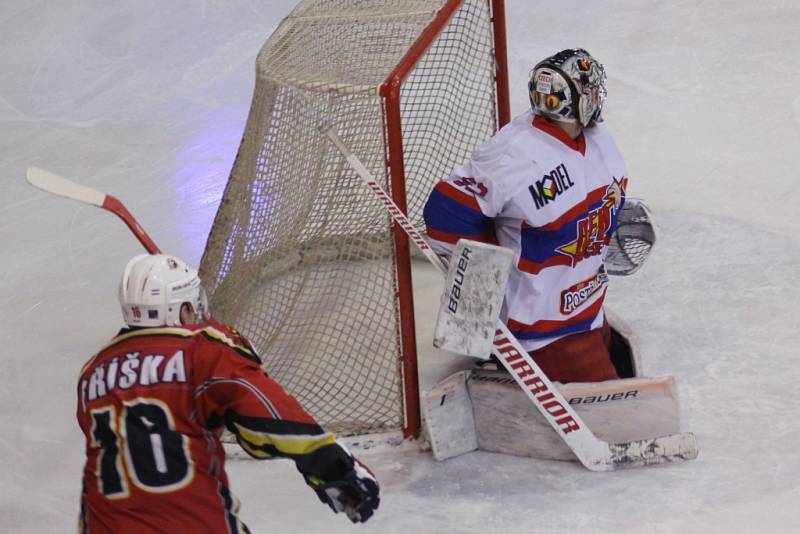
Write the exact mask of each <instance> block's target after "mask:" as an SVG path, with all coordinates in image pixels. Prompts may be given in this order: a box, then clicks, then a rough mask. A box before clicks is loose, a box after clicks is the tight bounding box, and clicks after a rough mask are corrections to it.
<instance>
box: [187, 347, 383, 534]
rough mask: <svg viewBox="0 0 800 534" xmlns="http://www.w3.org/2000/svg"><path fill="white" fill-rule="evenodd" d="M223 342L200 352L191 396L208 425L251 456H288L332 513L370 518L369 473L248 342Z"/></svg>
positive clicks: (373, 495) (372, 492)
mask: <svg viewBox="0 0 800 534" xmlns="http://www.w3.org/2000/svg"><path fill="white" fill-rule="evenodd" d="M227 341H229V342H230V341H232V340H231V339H230V338H228V339H227ZM224 342H225V340H220V341H215V342H213V343H209V344H206V345H208V347H212V348H213V351H212V352H213V353H214V354H212V355H210V356H211V357H209V355H208V354H205V355H203V356H204V358H203V359H204V361H205V362H210V364H208V365H207V368H206V369H205V370H203V369H202V367H203V366H202V365H200V366H198V372H199V373H201V374H202V375H203V376H201V377H198V380H197V382H198V383H199V384H198V386H197V387H196V390H195V397H196V401H197V405H198V412H199V414H201V416H202V417H204V418H205V419H204V420H205V422H206V426H208V427H209V428H218V427H220V426H221V425H224V426H225V427H226V428H227V429H228V430H230V431H231V432H232V433H233V434H234V435H235V436H236V439H237V441H238V443H239V445H240V446H241V447H242V448H243V449H244V450H245V451H246V452H247V453H248V454H249V455H250V456H252V457H253V458H258V459H266V458H273V457H283V458H291V459H292V460H294V462H295V464H296V466H297V469H298V470H299V471H300V472H301V473H302V474H303V476H304V478H305V479H306V482H307V483H308V484H309V485H310V486H311V487H312V488H313V489H314V490H315V491H316V492H317V495H318V496H319V497H320V499H321V500H322V501H323V502H324V503H326V504H328V505H329V506H330V507H331V508H332V509H333V510H334V511H336V512H340V511H344V512H345V513H346V514H347V516H348V517H349V518H350V519H351V520H352V521H353V522H360V521H365V520H366V519H367V518H369V517H370V516H371V515H372V513H373V512H374V510H375V509H376V508H377V507H378V503H379V496H378V495H379V488H378V483H377V481H376V480H375V477H374V476H373V475H372V473H371V472H370V471H369V470H368V469H367V468H366V467H365V466H363V464H361V463H360V462H359V461H358V460H356V459H355V458H354V457H353V456H352V455H351V454H350V453H349V452H348V451H347V450H346V449H345V448H344V447H342V446H341V445H340V444H339V443H337V441H336V436H335V435H334V434H332V433H330V432H327V431H325V430H324V429H323V428H322V427H320V426H319V425H318V424H317V422H316V421H315V420H314V418H313V417H312V416H311V415H310V414H309V413H308V412H306V411H305V409H303V407H302V406H301V405H300V403H299V402H298V401H297V400H296V399H295V398H294V397H292V396H291V395H289V394H288V393H286V391H284V389H283V388H282V387H281V386H280V385H279V384H278V383H277V382H275V381H274V380H272V379H271V378H269V377H268V376H267V375H266V373H265V372H264V371H263V370H262V369H261V366H260V360H259V358H258V356H257V355H256V354H255V352H254V351H253V350H252V347H251V346H249V344H244V343H243V344H241V345H236V346H233V347H231V346H225V344H224ZM208 347H206V349H208Z"/></svg>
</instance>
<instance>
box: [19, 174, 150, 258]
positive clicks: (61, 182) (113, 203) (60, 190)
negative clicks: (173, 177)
mask: <svg viewBox="0 0 800 534" xmlns="http://www.w3.org/2000/svg"><path fill="white" fill-rule="evenodd" d="M25 177H26V178H27V180H28V182H29V183H30V184H31V185H32V186H34V187H37V188H39V189H41V190H42V191H47V192H48V193H53V194H54V195H58V196H61V197H64V198H69V199H71V200H77V201H78V202H83V203H85V204H91V205H93V206H97V207H98V208H103V209H104V210H107V211H110V212H111V213H113V214H114V215H116V216H117V217H119V218H120V219H122V221H123V222H124V223H125V224H126V225H128V228H130V230H131V232H133V235H135V236H136V239H138V240H139V242H140V243H141V244H142V246H144V248H145V249H146V250H147V252H149V253H150V254H160V253H161V251H160V250H159V248H158V247H157V246H156V244H155V243H154V242H153V240H152V239H150V236H149V235H147V232H145V231H144V228H142V227H141V226H140V225H139V223H138V221H137V220H136V219H135V218H134V216H133V215H131V213H130V212H129V211H128V210H127V208H125V205H124V204H122V202H120V201H119V200H118V199H117V198H116V197H113V196H111V195H107V194H105V193H103V192H100V191H98V190H96V189H92V188H91V187H87V186H85V185H80V184H76V183H75V182H73V181H71V180H67V179H66V178H64V177H62V176H58V175H57V174H53V173H52V172H49V171H46V170H44V169H40V168H38V167H30V168H29V169H28V172H27V173H26V174H25Z"/></svg>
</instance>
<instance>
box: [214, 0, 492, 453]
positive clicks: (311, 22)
mask: <svg viewBox="0 0 800 534" xmlns="http://www.w3.org/2000/svg"><path fill="white" fill-rule="evenodd" d="M505 55H506V53H505V30H504V8H503V0H449V1H446V0H306V1H304V2H301V3H300V5H298V6H297V7H296V8H295V9H294V11H293V12H292V13H291V14H290V15H289V16H288V17H287V18H286V19H284V21H283V22H282V23H281V24H280V26H278V28H277V29H276V30H275V32H274V33H273V35H272V36H271V37H270V38H269V39H268V40H267V42H266V43H265V44H264V46H263V48H262V49H261V51H260V52H259V55H258V58H257V61H256V86H255V92H254V96H253V102H252V106H251V109H250V114H249V117H248V120H247V125H246V128H245V133H244V137H243V139H242V142H241V146H240V147H239V151H238V154H237V156H236V160H235V162H234V165H233V169H232V171H231V175H230V178H229V181H228V184H227V186H226V189H225V192H224V196H223V199H222V202H221V205H220V207H219V210H218V212H217V215H216V218H215V220H214V224H213V226H212V229H211V233H210V235H209V238H208V243H207V245H206V250H205V253H204V255H203V259H202V262H201V266H200V273H201V277H202V278H203V280H204V282H205V286H206V288H207V290H208V292H209V298H210V302H211V309H212V312H213V313H214V315H215V316H216V317H217V318H218V319H220V320H222V321H224V322H226V323H230V324H233V325H236V327H237V328H238V329H240V330H241V331H242V332H243V333H244V334H245V335H247V336H248V337H249V338H250V339H251V340H252V341H253V342H254V344H255V346H256V347H257V348H258V349H259V352H260V354H261V355H262V357H263V358H264V368H265V369H266V370H267V372H268V373H269V375H270V376H271V377H273V378H274V379H276V380H277V381H278V382H280V383H281V384H282V385H283V386H284V388H286V389H287V390H288V391H289V392H290V393H292V394H293V395H294V396H295V397H297V398H298V400H299V401H300V402H301V403H302V404H303V405H304V406H305V408H306V409H307V410H308V411H309V412H310V413H311V414H313V415H314V417H315V418H316V419H317V420H318V421H319V422H320V424H322V425H323V426H324V427H325V428H326V429H328V430H331V431H334V432H337V433H340V434H343V435H348V434H363V433H372V432H383V431H390V430H398V429H402V430H403V434H404V435H405V436H407V437H408V436H412V435H415V434H416V433H417V432H418V429H419V391H418V381H417V366H416V337H415V333H414V308H413V298H412V288H411V264H410V255H409V243H408V241H407V238H406V236H405V234H404V233H403V232H402V230H400V229H399V228H398V229H393V227H392V224H391V221H390V218H389V216H388V214H387V213H386V211H385V209H384V208H383V206H382V205H381V204H380V202H379V201H377V200H376V199H375V198H374V196H373V194H372V193H371V192H370V191H369V189H368V188H367V187H366V186H365V185H364V184H363V182H362V181H361V179H360V178H359V177H358V175H357V174H355V173H354V172H353V171H352V170H351V169H350V168H349V166H348V165H347V163H346V161H345V160H344V159H343V158H342V157H341V155H340V154H339V153H338V151H336V149H335V148H334V147H333V146H332V145H331V144H330V142H329V140H328V139H327V137H326V136H325V135H324V134H322V133H321V132H320V131H319V127H320V125H321V124H323V123H325V124H330V125H333V126H334V127H335V128H336V131H337V132H338V133H339V135H341V137H342V139H343V140H344V141H345V143H347V144H349V146H350V148H351V149H352V150H353V152H354V153H355V154H356V155H358V156H359V158H361V160H362V161H363V162H364V164H365V165H366V167H367V168H368V169H369V171H370V172H371V173H373V175H374V176H376V178H377V179H378V181H379V182H381V183H382V185H383V186H384V187H385V188H386V189H387V191H390V194H391V195H392V197H393V198H394V200H395V202H396V203H397V204H398V205H399V206H400V208H401V209H403V210H404V211H405V212H406V213H407V215H408V216H409V218H410V219H411V221H412V222H413V223H414V224H415V225H416V226H417V227H418V228H419V229H423V228H424V223H423V220H422V209H423V206H424V203H425V200H426V198H427V195H428V194H429V192H430V191H431V189H432V188H433V186H434V185H435V184H436V182H437V181H438V180H440V179H442V178H444V177H446V176H448V174H449V173H450V172H451V170H452V169H453V168H454V167H455V166H456V165H457V164H459V163H461V162H463V161H464V160H466V158H467V157H468V156H469V154H470V153H471V151H472V150H473V149H474V148H475V147H476V146H477V145H478V144H479V143H480V142H482V141H483V140H485V139H486V138H487V137H489V136H490V135H491V134H492V133H494V131H495V130H496V129H497V127H498V124H504V123H505V122H507V121H508V96H507V94H508V93H507V71H506V58H505Z"/></svg>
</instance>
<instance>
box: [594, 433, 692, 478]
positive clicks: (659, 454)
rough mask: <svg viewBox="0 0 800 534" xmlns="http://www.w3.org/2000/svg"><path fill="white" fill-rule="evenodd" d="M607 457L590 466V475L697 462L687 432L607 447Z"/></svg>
mask: <svg viewBox="0 0 800 534" xmlns="http://www.w3.org/2000/svg"><path fill="white" fill-rule="evenodd" d="M608 454H609V456H608V457H607V458H606V459H604V461H601V462H598V463H597V464H595V465H593V466H587V467H589V469H591V470H592V471H614V470H617V469H627V468H630V467H643V466H647V465H654V464H664V463H673V462H684V461H686V460H694V459H695V458H697V454H698V450H697V441H696V439H695V437H694V434H692V433H691V432H683V433H681V434H672V435H670V436H662V437H660V438H652V439H642V440H637V441H631V442H629V443H609V444H608Z"/></svg>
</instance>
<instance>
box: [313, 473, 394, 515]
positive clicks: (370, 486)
mask: <svg viewBox="0 0 800 534" xmlns="http://www.w3.org/2000/svg"><path fill="white" fill-rule="evenodd" d="M306 482H307V483H308V485H309V486H311V487H312V488H313V489H314V491H316V492H317V496H318V497H319V500H321V501H322V502H323V503H325V504H327V505H328V506H330V507H331V510H333V511H334V512H335V513H337V514H338V513H339V512H344V513H345V514H346V515H347V517H348V518H349V519H350V521H352V522H353V523H363V522H364V521H366V520H367V519H369V518H370V517H372V514H373V512H375V510H376V509H377V508H378V504H379V503H380V497H379V496H378V494H379V493H380V489H379V487H378V481H377V480H375V476H374V475H373V474H372V472H371V471H370V470H369V469H368V468H367V466H365V465H364V464H362V463H361V462H359V461H358V460H356V459H355V458H353V468H352V469H351V470H350V471H349V472H348V473H347V474H346V475H345V476H344V477H343V478H342V479H340V480H333V481H330V482H325V481H323V480H320V479H318V478H316V477H314V476H308V475H307V476H306Z"/></svg>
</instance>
